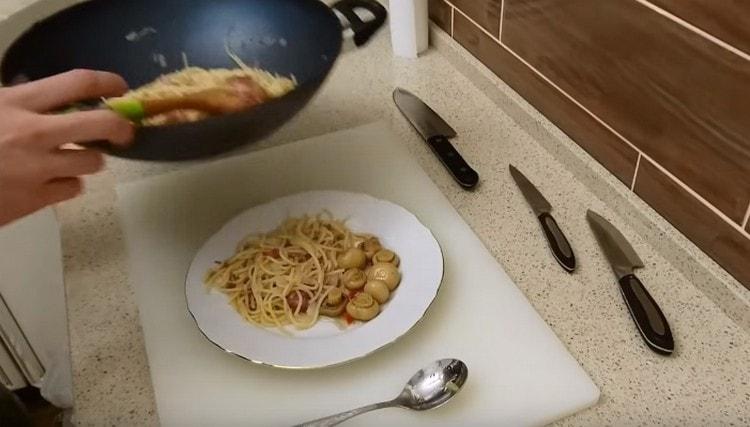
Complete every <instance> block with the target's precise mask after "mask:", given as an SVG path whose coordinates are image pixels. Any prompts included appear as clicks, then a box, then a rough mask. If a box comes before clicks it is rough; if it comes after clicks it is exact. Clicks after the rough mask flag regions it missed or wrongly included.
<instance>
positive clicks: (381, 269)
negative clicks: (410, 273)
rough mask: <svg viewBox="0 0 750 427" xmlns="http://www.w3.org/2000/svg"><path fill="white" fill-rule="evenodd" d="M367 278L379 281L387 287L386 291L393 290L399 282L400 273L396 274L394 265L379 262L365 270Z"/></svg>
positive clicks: (396, 269)
mask: <svg viewBox="0 0 750 427" xmlns="http://www.w3.org/2000/svg"><path fill="white" fill-rule="evenodd" d="M367 278H368V279H369V280H381V281H383V282H385V284H386V285H388V289H390V290H394V289H396V287H397V286H398V284H399V282H401V273H399V272H398V268H396V266H395V265H393V264H388V263H385V262H381V263H378V264H375V265H373V266H372V267H370V268H369V269H368V270H367Z"/></svg>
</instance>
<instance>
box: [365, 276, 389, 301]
mask: <svg viewBox="0 0 750 427" xmlns="http://www.w3.org/2000/svg"><path fill="white" fill-rule="evenodd" d="M365 292H367V293H368V294H370V295H371V296H372V297H373V298H375V301H377V302H379V303H380V304H385V302H386V301H388V298H390V297H391V291H390V289H388V285H386V284H385V282H383V281H382V280H368V281H367V284H366V285H365Z"/></svg>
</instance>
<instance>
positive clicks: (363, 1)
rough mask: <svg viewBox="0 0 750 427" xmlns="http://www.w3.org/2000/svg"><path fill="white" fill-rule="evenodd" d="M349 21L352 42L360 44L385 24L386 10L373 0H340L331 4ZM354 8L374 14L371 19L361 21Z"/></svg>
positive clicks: (365, 41)
mask: <svg viewBox="0 0 750 427" xmlns="http://www.w3.org/2000/svg"><path fill="white" fill-rule="evenodd" d="M331 8H332V9H334V10H336V11H338V12H339V13H341V14H342V15H344V17H345V18H346V19H347V20H348V21H349V26H350V27H351V29H352V31H353V32H354V44H355V45H357V46H362V45H364V44H365V43H367V42H368V41H369V40H370V38H372V36H373V35H375V33H376V32H377V31H378V30H379V29H380V28H381V27H382V26H383V24H385V20H386V18H388V11H387V10H386V9H385V7H383V5H381V4H380V3H378V2H377V1H375V0H340V1H338V2H336V3H334V4H333V5H332V6H331ZM355 9H365V10H367V11H369V12H370V13H372V14H373V15H375V19H373V20H372V21H367V22H365V21H363V20H362V18H360V17H359V15H357V12H355Z"/></svg>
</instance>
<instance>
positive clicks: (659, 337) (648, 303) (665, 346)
mask: <svg viewBox="0 0 750 427" xmlns="http://www.w3.org/2000/svg"><path fill="white" fill-rule="evenodd" d="M620 290H621V291H622V296H623V298H625V303H626V304H627V305H628V310H630V315H631V316H632V317H633V321H634V322H635V324H636V326H638V331H639V332H640V333H641V336H642V337H643V339H644V341H646V344H647V345H648V346H649V348H651V350H653V351H655V352H657V353H659V354H663V355H666V356H668V355H670V354H672V352H673V351H674V339H673V338H672V331H671V330H670V329H669V323H668V322H667V318H666V317H664V313H662V311H661V309H660V308H659V306H658V305H657V304H656V301H654V299H653V298H652V297H651V294H649V293H648V291H647V290H646V287H645V286H643V283H641V281H640V280H638V278H637V277H635V274H628V275H627V276H624V277H623V278H622V279H620Z"/></svg>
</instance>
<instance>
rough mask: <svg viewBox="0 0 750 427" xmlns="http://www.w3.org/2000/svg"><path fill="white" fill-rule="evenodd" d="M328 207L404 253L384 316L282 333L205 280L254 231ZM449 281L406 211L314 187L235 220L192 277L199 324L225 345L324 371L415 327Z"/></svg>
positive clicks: (431, 243) (434, 247)
mask: <svg viewBox="0 0 750 427" xmlns="http://www.w3.org/2000/svg"><path fill="white" fill-rule="evenodd" d="M324 210H327V211H328V212H330V213H331V214H333V216H334V217H335V218H338V219H345V220H346V223H347V225H348V226H349V228H351V229H352V230H353V231H355V232H362V233H372V234H375V235H377V236H378V237H379V238H380V240H381V242H382V244H383V246H384V247H387V248H389V249H391V250H393V251H395V252H396V253H397V254H398V255H399V256H400V258H401V265H400V270H401V273H402V280H401V284H400V285H399V287H398V288H397V290H396V291H395V292H394V294H393V297H392V298H391V300H390V301H388V303H386V304H385V306H384V307H383V309H382V311H381V313H380V314H379V315H378V316H377V317H376V318H375V319H373V320H371V321H369V322H366V323H357V324H355V325H353V326H352V327H349V328H347V329H345V330H342V329H341V328H339V327H338V326H337V325H336V322H335V320H332V319H325V318H322V319H321V320H320V321H318V323H317V324H316V325H315V326H314V327H312V328H311V329H308V330H304V331H298V330H295V329H294V328H292V327H288V328H287V329H286V331H287V333H283V332H281V331H279V330H278V329H275V328H262V327H259V326H255V325H252V324H249V323H247V322H245V321H244V320H243V319H242V318H241V317H240V315H239V314H237V312H236V311H235V310H234V308H232V307H231V306H230V305H229V304H228V302H227V299H226V297H225V296H224V295H223V294H221V293H220V292H217V291H212V292H208V291H207V290H206V287H205V285H204V283H203V277H204V275H205V273H206V271H207V270H208V269H209V268H211V267H212V266H213V265H215V264H214V262H215V261H220V260H224V259H226V258H228V257H229V256H231V255H232V254H233V253H234V250H235V247H236V245H237V243H238V242H239V241H240V240H242V239H243V238H244V237H245V236H246V235H248V234H251V233H259V232H268V231H271V230H273V229H274V228H276V227H277V226H278V225H279V224H281V222H282V221H283V220H284V219H286V218H288V217H290V216H301V215H304V214H318V213H320V212H322V211H324ZM442 278H443V255H442V252H441V250H440V246H439V245H438V243H437V241H436V240H435V238H434V237H433V235H432V233H431V232H430V230H429V229H427V228H426V227H425V226H424V225H422V224H421V223H420V222H419V220H418V219H417V218H416V217H415V216H414V215H413V214H411V213H410V212H409V211H407V210H406V209H404V208H402V207H400V206H398V205H396V204H393V203H391V202H388V201H385V200H379V199H376V198H373V197H371V196H368V195H365V194H356V193H346V192H338V191H314V192H306V193H299V194H295V195H292V196H287V197H283V198H280V199H276V200H274V201H272V202H270V203H267V204H263V205H259V206H256V207H253V208H251V209H249V210H247V211H245V212H244V213H242V214H240V215H238V216H237V217H235V218H234V219H232V220H231V221H229V222H228V223H227V224H226V225H224V227H222V228H221V230H219V232H217V233H216V234H214V235H213V237H211V238H210V239H208V241H207V242H206V243H205V244H204V245H203V247H202V248H201V249H200V250H199V251H198V253H197V254H196V256H195V258H194V259H193V262H192V264H191V265H190V269H189V271H188V275H187V280H186V282H185V293H186V295H187V302H188V309H189V310H190V313H191V314H192V315H193V318H194V319H195V322H196V323H197V325H198V328H199V329H200V330H201V331H202V332H203V334H204V335H205V336H206V338H208V339H209V340H211V341H212V342H213V343H214V344H216V345H217V346H219V347H220V348H222V349H224V350H226V351H228V352H230V353H233V354H235V355H237V356H240V357H243V358H245V359H247V360H250V361H252V362H256V363H261V364H266V365H271V366H275V367H282V368H322V367H326V366H332V365H338V364H341V363H345V362H348V361H351V360H354V359H358V358H361V357H364V356H366V355H368V354H370V353H372V352H374V351H375V350H378V349H380V348H382V347H384V346H386V345H388V344H391V343H393V342H394V341H395V340H396V339H398V338H399V337H401V336H402V335H404V334H405V333H406V332H408V331H409V330H410V329H411V328H412V327H413V326H414V325H415V324H416V323H417V322H418V321H419V320H420V319H421V318H422V317H423V316H424V314H425V312H426V311H427V309H428V308H429V306H430V304H431V303H432V301H433V300H434V299H435V296H436V295H437V292H438V289H439V288H440V283H441V281H442Z"/></svg>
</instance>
